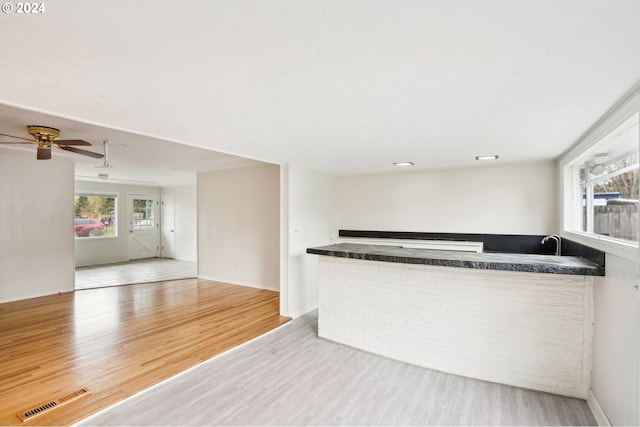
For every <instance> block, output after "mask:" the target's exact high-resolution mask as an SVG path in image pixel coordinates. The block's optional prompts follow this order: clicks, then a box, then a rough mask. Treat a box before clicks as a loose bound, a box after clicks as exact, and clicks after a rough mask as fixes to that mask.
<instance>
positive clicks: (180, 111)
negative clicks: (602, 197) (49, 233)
mask: <svg viewBox="0 0 640 427" xmlns="http://www.w3.org/2000/svg"><path fill="white" fill-rule="evenodd" d="M45 6H46V12H45V13H44V14H40V15H28V16H27V15H16V14H3V15H2V16H0V52H2V54H1V55H0V70H2V74H1V76H2V78H0V103H3V104H5V107H4V108H3V109H2V110H0V117H2V120H0V132H3V133H12V132H13V133H15V132H20V129H24V126H26V125H27V124H32V123H34V120H35V119H34V118H33V116H34V114H35V113H32V112H31V111H39V112H40V113H43V114H44V116H41V117H39V119H41V120H42V121H44V120H47V121H46V123H44V122H42V123H37V124H44V125H49V126H54V125H56V124H57V123H58V124H59V126H60V127H61V129H62V130H63V137H64V138H81V139H86V140H88V141H90V142H93V143H99V141H100V140H102V139H110V140H112V141H113V145H112V147H113V150H112V152H113V156H112V158H113V159H112V163H114V164H115V165H116V166H118V164H120V165H122V166H125V163H126V162H128V160H125V159H129V160H130V161H131V162H132V163H136V164H146V165H147V166H151V165H150V164H149V163H153V164H154V165H155V166H157V167H158V168H165V167H166V165H165V164H164V163H163V162H164V161H165V160H166V159H160V157H162V154H163V153H164V154H166V155H167V157H168V158H169V159H172V160H174V159H175V158H176V156H180V154H177V153H179V152H180V151H179V150H176V148H175V147H171V145H170V144H167V141H172V142H176V143H180V144H186V145H188V146H194V147H202V148H207V149H211V150H216V151H219V152H223V153H228V154H234V155H238V156H242V157H247V158H251V159H255V160H260V161H267V162H272V163H277V164H285V163H292V164H297V165H300V166H302V167H307V168H312V169H316V170H321V171H325V172H328V173H334V174H363V173H382V172H389V171H394V170H395V169H398V168H395V167H394V166H393V165H392V164H391V163H392V162H396V161H405V160H408V161H412V162H414V163H415V166H414V167H413V168H414V169H413V170H415V169H432V168H454V167H469V166H474V165H476V164H478V162H476V161H475V160H474V156H476V155H483V154H499V155H500V159H499V160H498V162H499V163H503V164H504V163H518V162H528V161H544V160H551V159H553V158H555V157H557V156H558V155H560V154H561V153H562V152H563V151H564V150H566V149H567V148H568V147H569V146H570V145H572V144H573V143H574V142H575V141H576V140H577V138H579V136H580V135H581V134H582V133H583V132H584V131H586V130H587V129H588V128H589V127H590V126H591V125H592V124H593V123H594V122H595V121H596V120H597V119H598V118H599V117H600V116H601V115H602V114H603V113H604V112H605V111H606V110H607V109H608V108H610V107H611V106H612V105H613V104H614V103H615V102H616V101H618V100H619V99H620V98H621V97H622V96H623V95H624V94H625V93H627V92H628V91H629V90H630V89H632V88H633V87H634V86H635V85H638V83H640V54H638V53H639V51H640V24H638V23H639V22H640V1H637V0H616V1H613V2H612V1H611V0H597V1H596V0H535V1H534V0H530V1H522V0H419V1H418V0H416V1H403V0H388V1H380V0H348V1H344V0H325V1H310V0H288V1H282V0H247V1H231V0H225V1H211V0H209V1H198V0H187V1H182V2H175V1H166V0H138V1H136V2H131V1H128V0H111V1H108V2H105V1H102V0H85V1H82V2H78V1H77V0H57V1H55V2H46V3H45ZM14 107H20V108H23V109H26V110H31V111H23V110H21V109H20V108H14ZM62 118H64V119H62ZM110 129H119V130H120V131H113V130H110ZM23 132H24V130H23ZM141 135H144V136H141ZM155 138H158V139H157V140H156V139H155ZM122 141H124V142H122ZM118 144H127V145H128V147H127V148H126V149H123V150H122V151H123V153H121V154H122V156H120V154H117V150H116V147H117V145H118ZM137 144H140V146H141V147H142V146H145V147H147V148H146V149H142V148H141V149H139V150H138V149H134V148H133V147H134V146H136V147H137ZM154 144H155V146H157V147H158V149H153V150H151V151H149V147H150V146H151V145H154ZM179 147H181V146H179ZM94 149H96V150H99V149H100V147H99V146H96V147H94ZM127 150H129V152H127ZM150 152H151V153H153V154H152V156H154V157H149V153H150ZM0 153H1V152H0ZM192 154H193V153H192ZM193 155H194V156H195V157H193V156H192V155H191V154H189V155H185V157H186V160H185V161H184V162H182V163H180V162H174V163H173V165H172V166H170V167H173V168H180V167H184V168H190V169H198V170H204V169H206V168H209V167H211V168H215V167H216V165H215V164H212V163H215V162H216V154H214V153H212V154H210V156H212V158H209V157H207V156H208V154H207V155H205V154H203V153H202V152H198V154H193ZM34 156H35V154H34ZM127 156H128V157H127ZM199 156H203V157H202V158H203V159H204V160H203V161H202V162H201V161H200V160H199V159H200V157H199ZM74 157H77V156H74ZM83 160H84V159H83ZM234 161H237V159H235V158H234V159H231V160H229V162H230V163H233V162H234ZM92 162H93V164H95V163H96V161H92ZM97 163H99V162H97ZM223 163H224V162H223ZM93 164H91V167H92V168H93ZM207 164H208V166H207ZM127 166H128V165H127ZM83 173H84V172H83ZM87 173H88V172H87ZM142 180H146V179H142Z"/></svg>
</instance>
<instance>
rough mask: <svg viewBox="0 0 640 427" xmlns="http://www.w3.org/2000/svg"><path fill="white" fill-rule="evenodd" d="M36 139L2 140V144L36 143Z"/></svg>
mask: <svg viewBox="0 0 640 427" xmlns="http://www.w3.org/2000/svg"><path fill="white" fill-rule="evenodd" d="M35 143H36V141H29V142H27V141H0V144H35Z"/></svg>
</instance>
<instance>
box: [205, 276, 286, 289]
mask: <svg viewBox="0 0 640 427" xmlns="http://www.w3.org/2000/svg"><path fill="white" fill-rule="evenodd" d="M198 279H203V280H211V281H212V282H221V283H228V284H230V285H238V286H247V287H249V288H256V289H264V290H267V291H274V292H280V289H279V288H275V289H274V288H270V287H267V286H261V285H256V284H255V283H242V282H239V281H237V280H228V279H221V278H219V277H211V276H203V275H200V274H199V275H198Z"/></svg>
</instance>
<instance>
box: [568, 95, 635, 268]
mask: <svg viewBox="0 0 640 427" xmlns="http://www.w3.org/2000/svg"><path fill="white" fill-rule="evenodd" d="M636 113H638V114H640V87H636V88H635V89H633V90H632V91H631V92H629V93H628V94H627V95H626V96H625V97H624V98H623V99H622V100H621V101H620V102H618V103H617V104H616V105H615V106H614V107H612V108H611V109H610V110H609V111H608V112H607V113H606V114H605V115H604V116H603V117H602V118H601V119H600V120H598V121H597V122H596V123H595V124H594V125H593V126H592V127H591V128H590V129H589V130H588V131H587V132H585V133H584V134H583V135H582V136H581V137H580V138H579V139H578V141H577V142H576V143H575V144H574V145H573V146H572V147H571V148H570V149H569V150H568V151H567V152H565V154H563V155H562V156H561V158H560V160H559V162H558V164H559V173H560V176H561V192H560V198H561V206H562V215H561V221H562V224H561V230H562V232H561V234H562V236H563V237H566V238H569V239H571V240H573V241H576V242H578V243H581V244H584V245H587V246H590V247H593V248H596V249H599V250H602V251H605V252H610V253H613V254H615V255H618V256H621V257H624V258H626V259H629V260H632V261H638V257H639V253H640V249H639V247H640V246H639V244H638V242H625V241H623V240H620V239H615V238H610V237H608V236H601V235H598V234H593V233H588V232H584V231H580V228H581V225H582V206H581V203H578V202H577V200H580V201H582V197H583V196H582V191H581V188H580V182H579V177H578V176H577V174H576V173H574V166H575V165H576V164H578V163H580V162H581V161H583V160H584V159H585V158H587V157H589V156H592V155H594V154H596V153H597V152H598V149H599V147H600V146H601V144H602V143H603V142H604V140H605V139H606V136H607V135H609V133H611V132H612V131H613V130H614V129H616V128H617V127H618V126H620V125H621V124H623V123H624V122H625V121H626V120H628V119H629V118H630V117H632V116H633V115H634V114H636ZM638 149H639V151H640V138H639V140H638Z"/></svg>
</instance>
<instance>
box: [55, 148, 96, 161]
mask: <svg viewBox="0 0 640 427" xmlns="http://www.w3.org/2000/svg"><path fill="white" fill-rule="evenodd" d="M58 147H60V149H61V150H65V151H71V152H72V153H76V154H82V155H83V156H89V157H93V158H94V159H101V158H103V157H104V156H103V155H102V154H100V153H94V152H93V151H88V150H83V149H81V148H75V147H67V146H66V145H58Z"/></svg>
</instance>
